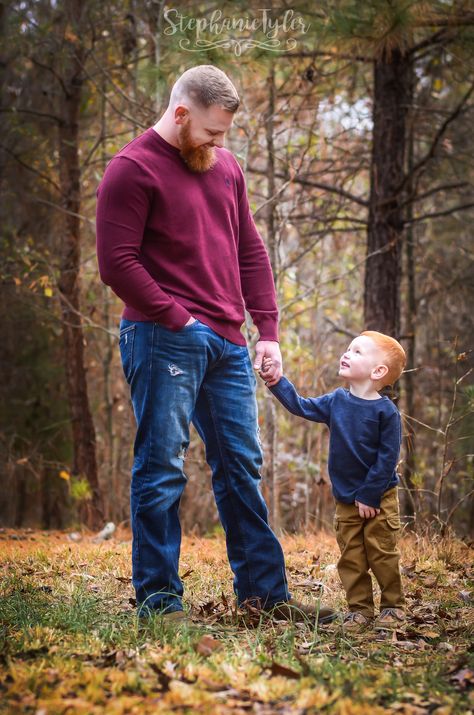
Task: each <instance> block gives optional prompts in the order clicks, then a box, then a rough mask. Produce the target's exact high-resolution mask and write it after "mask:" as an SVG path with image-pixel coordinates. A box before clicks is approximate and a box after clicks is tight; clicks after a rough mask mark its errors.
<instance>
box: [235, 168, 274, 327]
mask: <svg viewBox="0 0 474 715" xmlns="http://www.w3.org/2000/svg"><path fill="white" fill-rule="evenodd" d="M234 161H235V160H234ZM235 164H236V170H237V172H238V175H237V187H238V193H239V207H238V208H239V269H240V284H241V289H242V295H243V298H244V302H245V307H246V309H247V310H248V312H249V313H250V315H251V316H252V320H253V322H254V323H255V325H256V326H257V328H258V331H259V334H260V340H275V341H277V340H278V306H277V300H276V291H275V283H274V280H273V272H272V268H271V265H270V259H269V257H268V253H267V250H266V248H265V245H264V243H263V240H262V238H261V236H260V234H259V232H258V230H257V227H256V225H255V221H254V220H253V216H252V214H251V211H250V206H249V202H248V197H247V187H246V185H245V179H244V175H243V173H242V169H241V168H240V166H239V165H238V163H237V161H235Z"/></svg>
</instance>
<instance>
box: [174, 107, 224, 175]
mask: <svg viewBox="0 0 474 715" xmlns="http://www.w3.org/2000/svg"><path fill="white" fill-rule="evenodd" d="M175 116H176V123H177V125H178V142H179V145H180V152H181V156H182V158H183V159H184V161H185V162H186V164H187V165H188V167H189V168H190V169H191V171H197V172H204V171H208V170H209V169H211V168H212V166H213V165H214V164H215V162H216V155H215V151H214V147H215V146H219V147H222V146H224V139H225V134H226V132H227V131H228V130H229V129H230V127H231V126H232V120H233V118H234V115H233V114H232V112H229V111H228V110H227V109H223V108H222V107H218V106H217V105H213V106H212V107H209V108H208V109H201V108H200V107H194V106H192V107H189V106H178V107H177V108H176V111H175Z"/></svg>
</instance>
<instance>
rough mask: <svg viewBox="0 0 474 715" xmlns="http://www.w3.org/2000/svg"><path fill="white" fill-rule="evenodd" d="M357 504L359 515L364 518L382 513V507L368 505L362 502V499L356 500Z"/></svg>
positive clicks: (371, 517) (370, 517)
mask: <svg viewBox="0 0 474 715" xmlns="http://www.w3.org/2000/svg"><path fill="white" fill-rule="evenodd" d="M355 505H356V506H357V507H359V516H360V517H361V518H362V519H373V518H374V516H377V514H380V509H376V508H375V507H374V506H368V505H367V504H362V503H361V502H360V501H356V502H355Z"/></svg>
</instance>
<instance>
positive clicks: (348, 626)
mask: <svg viewBox="0 0 474 715" xmlns="http://www.w3.org/2000/svg"><path fill="white" fill-rule="evenodd" d="M372 621H373V618H369V617H368V616H366V615H364V614H363V613H361V611H349V613H346V615H345V616H344V620H343V622H342V627H343V629H344V630H345V631H353V632H356V631H361V630H364V628H367V627H368V626H370V624H371V623H372Z"/></svg>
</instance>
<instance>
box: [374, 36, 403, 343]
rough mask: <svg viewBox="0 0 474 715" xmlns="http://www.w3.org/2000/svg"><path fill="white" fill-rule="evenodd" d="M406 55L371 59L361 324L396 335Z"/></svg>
mask: <svg viewBox="0 0 474 715" xmlns="http://www.w3.org/2000/svg"><path fill="white" fill-rule="evenodd" d="M409 65H410V60H409V58H408V57H407V56H406V55H404V54H403V53H402V51H401V50H400V49H398V48H396V49H393V50H392V51H391V53H390V55H388V54H387V52H386V51H384V53H383V54H382V56H381V57H380V58H377V59H376V61H375V63H374V85H373V86H374V99H373V139H372V160H371V172H370V199H369V225H368V232H367V258H366V272H365V286H364V321H365V327H366V328H368V329H371V330H378V331H380V332H383V333H387V334H388V335H392V336H393V337H399V334H400V274H401V265H400V264H401V260H400V259H401V244H402V238H403V226H404V222H403V218H404V217H403V209H402V208H401V203H402V201H401V199H402V192H401V188H400V187H401V185H402V181H403V176H404V158H405V143H406V136H405V135H406V114H407V109H408V99H409V83H410V75H409Z"/></svg>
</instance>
